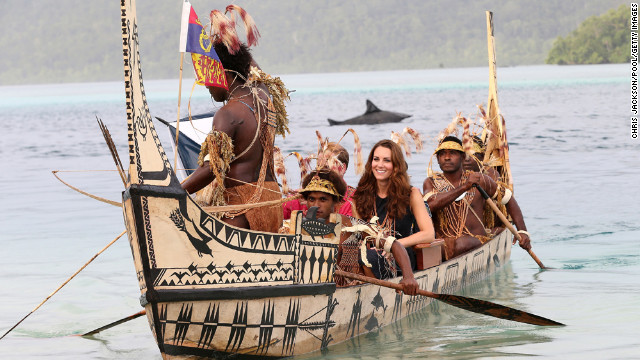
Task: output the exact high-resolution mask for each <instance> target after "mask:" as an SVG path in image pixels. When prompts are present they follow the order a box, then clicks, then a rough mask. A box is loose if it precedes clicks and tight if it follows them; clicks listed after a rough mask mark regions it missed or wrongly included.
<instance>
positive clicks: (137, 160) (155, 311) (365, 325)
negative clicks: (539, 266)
mask: <svg viewBox="0 0 640 360" xmlns="http://www.w3.org/2000/svg"><path fill="white" fill-rule="evenodd" d="M121 5H122V7H121V10H122V13H121V14H122V41H123V55H124V76H125V92H126V110H127V128H128V145H129V151H128V152H129V171H128V176H127V186H126V190H125V191H124V192H123V212H124V221H125V224H126V228H127V232H128V237H129V241H130V245H131V252H132V255H133V261H134V264H135V269H136V273H137V278H138V283H139V286H140V292H141V297H140V303H141V305H142V306H143V307H144V308H145V310H146V314H147V319H148V321H149V325H150V327H151V330H152V332H153V336H154V337H155V339H156V342H157V344H158V348H159V350H160V352H161V353H162V356H163V358H165V359H174V358H187V357H189V358H190V357H203V358H217V357H227V356H229V355H235V356H237V357H239V358H264V357H285V356H291V355H296V354H303V353H308V352H311V351H316V350H320V349H325V348H327V347H328V346H330V345H333V344H337V343H339V342H342V341H344V340H347V339H350V338H352V337H355V336H358V335H360V334H363V333H366V332H369V331H374V330H376V329H378V328H380V327H382V326H385V325H388V324H390V323H392V322H395V321H397V320H399V319H401V318H403V317H405V316H407V315H409V314H411V313H414V312H416V311H418V310H420V309H421V308H423V307H424V306H426V305H427V304H428V303H429V302H430V299H429V298H425V297H411V296H406V295H403V294H396V293H395V291H394V290H392V289H389V288H381V287H378V286H375V285H370V284H361V285H355V286H350V287H336V284H335V283H334V279H333V274H334V271H335V257H336V252H337V248H338V245H337V244H338V238H337V237H334V236H326V237H322V236H320V237H318V236H310V235H308V234H306V233H304V231H303V230H302V228H301V223H302V216H301V214H299V213H298V214H296V215H295V217H294V219H293V224H294V226H292V229H293V230H292V233H291V234H275V233H264V232H258V231H250V230H246V229H241V228H237V227H233V226H229V225H227V224H226V223H224V222H221V221H220V220H218V219H217V218H216V217H213V216H211V215H209V214H208V213H207V212H205V211H204V210H203V209H202V208H200V207H199V206H198V205H197V204H196V203H195V202H194V201H193V200H192V199H191V197H189V196H188V194H187V193H186V192H185V191H184V190H183V189H182V188H181V187H180V184H179V181H178V179H177V177H176V175H175V172H174V170H173V169H172V167H171V164H170V162H169V160H168V158H167V155H166V154H165V152H164V149H163V147H162V145H161V143H160V139H159V137H158V135H157V133H156V130H155V127H154V124H153V122H152V117H151V115H150V112H149V107H148V105H147V101H146V97H145V92H144V86H143V81H142V72H141V69H140V53H139V51H138V50H139V49H138V44H139V42H138V34H137V25H136V24H137V23H136V8H135V0H121ZM335 226H336V227H335V230H336V233H338V234H339V233H340V229H341V226H342V224H341V221H340V218H337V222H336V224H335ZM510 254H511V235H510V234H508V233H507V232H502V233H501V234H499V235H498V236H496V237H495V238H493V239H492V240H490V241H488V242H487V243H486V244H485V245H484V246H482V247H481V248H478V249H476V250H474V251H472V252H469V253H467V254H465V255H463V256H461V257H458V258H456V259H453V260H450V261H447V262H445V263H442V264H440V265H437V266H433V267H430V268H427V269H425V270H421V271H419V272H417V273H416V274H415V277H416V279H417V281H418V283H419V284H420V286H421V288H423V289H429V290H431V291H433V292H452V291H455V290H456V289H459V288H460V287H462V286H465V285H467V284H470V283H473V282H476V281H478V280H480V279H482V278H484V277H486V276H487V275H488V274H490V273H492V272H493V271H494V270H495V269H496V268H497V267H499V266H500V265H501V264H504V263H506V262H507V261H508V259H509V257H510ZM399 280H400V279H399V278H396V279H393V280H392V281H393V282H396V283H397V282H398V281H399Z"/></svg>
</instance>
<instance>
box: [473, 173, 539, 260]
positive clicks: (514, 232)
mask: <svg viewBox="0 0 640 360" xmlns="http://www.w3.org/2000/svg"><path fill="white" fill-rule="evenodd" d="M473 186H475V187H476V188H478V191H480V194H481V195H482V197H483V198H484V199H485V200H486V201H487V202H488V203H489V206H491V208H492V209H493V211H494V212H495V213H496V215H498V217H499V218H500V220H501V221H502V223H503V224H504V225H505V226H506V227H507V228H508V229H509V231H511V233H512V234H513V236H515V238H516V239H518V241H520V240H522V238H521V237H520V234H519V233H518V230H516V228H514V227H513V225H511V223H510V222H509V220H507V218H506V217H505V216H504V214H503V213H502V211H500V209H498V206H497V205H496V203H495V202H493V200H491V198H490V197H489V194H487V192H486V191H484V189H483V188H482V187H480V185H478V184H473ZM527 252H528V253H529V255H531V258H533V260H534V261H535V262H536V263H537V264H538V266H540V269H543V270H547V269H551V268H548V267H546V266H544V265H543V264H542V261H540V259H538V257H537V256H536V254H534V253H533V250H531V249H529V250H527Z"/></svg>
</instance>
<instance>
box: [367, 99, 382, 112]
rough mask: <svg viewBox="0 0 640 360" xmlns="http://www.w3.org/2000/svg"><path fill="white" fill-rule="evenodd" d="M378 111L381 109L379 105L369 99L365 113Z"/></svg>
mask: <svg viewBox="0 0 640 360" xmlns="http://www.w3.org/2000/svg"><path fill="white" fill-rule="evenodd" d="M378 111H380V109H378V107H377V106H375V105H373V103H372V102H371V100H369V99H367V111H365V112H364V113H365V114H369V113H373V112H378Z"/></svg>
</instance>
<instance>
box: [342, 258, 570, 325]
mask: <svg viewBox="0 0 640 360" xmlns="http://www.w3.org/2000/svg"><path fill="white" fill-rule="evenodd" d="M335 275H340V276H344V277H346V278H349V279H354V280H360V281H364V282H368V283H370V284H374V285H378V286H384V287H388V288H392V289H396V290H402V285H400V284H396V283H392V282H390V281H384V280H379V279H376V278H371V277H368V276H362V275H359V274H354V273H350V272H346V271H342V270H336V271H335ZM418 295H422V296H426V297H430V298H433V299H436V300H440V301H443V302H445V303H447V304H449V305H453V306H455V307H459V308H461V309H464V310H469V311H473V312H475V313H478V314H483V315H489V316H493V317H497V318H499V319H505V320H512V321H517V322H521V323H527V324H533V325H541V326H564V324H562V323H559V322H557V321H553V320H549V319H547V318H543V317H542V316H538V315H534V314H530V313H528V312H524V311H521V310H517V309H514V308H510V307H507V306H504V305H500V304H496V303H492V302H490V301H485V300H479V299H474V298H469V297H466V296H459V295H449V294H437V293H432V292H430V291H426V290H422V289H418Z"/></svg>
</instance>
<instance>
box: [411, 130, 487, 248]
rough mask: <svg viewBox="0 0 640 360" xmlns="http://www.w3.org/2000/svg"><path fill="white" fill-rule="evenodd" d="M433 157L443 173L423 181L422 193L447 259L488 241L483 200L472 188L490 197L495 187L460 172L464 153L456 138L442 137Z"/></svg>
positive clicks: (480, 177)
mask: <svg viewBox="0 0 640 360" xmlns="http://www.w3.org/2000/svg"><path fill="white" fill-rule="evenodd" d="M435 155H436V158H437V160H438V165H439V166H440V169H441V170H442V173H435V174H434V175H433V176H432V177H428V178H426V179H425V180H424V183H423V185H422V190H423V193H424V194H425V195H424V200H425V201H427V203H428V204H429V208H430V209H431V211H432V212H433V223H434V227H435V230H436V237H437V238H443V239H444V240H445V245H444V249H443V251H444V254H443V258H444V259H445V260H448V259H451V258H454V257H456V256H458V255H460V254H463V253H465V252H467V251H470V250H473V249H475V248H477V247H480V246H481V245H482V244H484V243H485V242H487V241H488V240H489V239H490V233H489V232H488V231H487V230H486V229H485V225H484V223H483V220H482V214H483V210H484V205H485V200H484V199H483V198H482V196H481V195H480V193H479V192H478V190H477V189H476V188H475V187H473V185H474V184H478V185H480V186H481V187H482V188H484V189H485V190H486V191H487V192H488V193H489V194H490V195H493V194H495V192H496V189H497V184H496V182H495V181H493V179H491V178H490V177H489V176H487V175H484V174H481V173H479V172H473V171H469V170H463V168H462V162H463V160H464V157H465V153H464V150H463V148H462V141H460V139H458V138H456V137H455V136H447V137H445V138H444V139H443V140H442V141H441V142H440V144H439V145H438V148H437V149H436V151H435Z"/></svg>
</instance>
